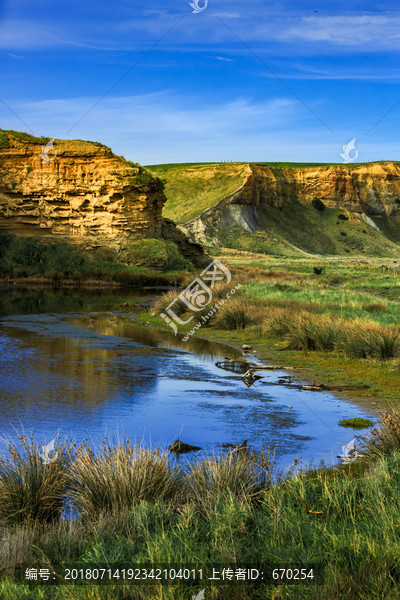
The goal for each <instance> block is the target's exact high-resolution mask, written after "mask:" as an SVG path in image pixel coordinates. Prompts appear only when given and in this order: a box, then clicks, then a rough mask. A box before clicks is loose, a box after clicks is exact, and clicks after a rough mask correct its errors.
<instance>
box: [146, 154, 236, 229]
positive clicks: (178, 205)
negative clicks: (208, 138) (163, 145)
mask: <svg viewBox="0 0 400 600" xmlns="http://www.w3.org/2000/svg"><path fill="white" fill-rule="evenodd" d="M147 168H148V169H149V171H150V172H151V173H154V174H155V175H156V176H157V177H160V178H161V179H163V180H165V182H166V183H165V190H164V191H165V195H166V197H167V202H166V203H165V206H164V209H163V215H164V216H165V217H167V218H168V219H172V220H173V221H175V222H176V223H185V222H187V221H190V220H192V219H194V218H195V217H198V216H199V215H200V214H201V213H202V212H203V211H204V210H206V209H207V208H210V207H211V206H214V205H215V204H217V203H218V202H219V201H220V200H222V198H224V197H225V196H227V195H228V194H230V193H232V192H233V191H234V190H236V189H237V188H238V187H240V186H241V185H242V184H243V182H244V178H245V175H244V174H245V171H246V169H247V165H246V164H245V163H243V164H241V163H223V164H217V163H196V164H190V163H189V164H183V165H152V166H149V167H147Z"/></svg>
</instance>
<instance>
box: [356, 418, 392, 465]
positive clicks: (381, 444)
mask: <svg viewBox="0 0 400 600" xmlns="http://www.w3.org/2000/svg"><path fill="white" fill-rule="evenodd" d="M380 421H381V423H380V426H379V427H375V428H374V429H373V430H372V431H370V432H369V434H368V435H367V436H366V438H364V439H363V440H362V442H361V447H362V453H363V455H364V456H365V457H366V458H370V459H373V458H381V457H382V456H390V455H391V454H393V452H396V451H397V452H398V451H400V410H395V409H393V410H392V411H390V412H387V413H385V414H383V415H381V417H380Z"/></svg>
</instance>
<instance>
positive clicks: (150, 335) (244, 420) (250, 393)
mask: <svg viewBox="0 0 400 600" xmlns="http://www.w3.org/2000/svg"><path fill="white" fill-rule="evenodd" d="M16 293H17V295H18V294H20V291H19V290H17V291H16ZM134 293H135V296H137V293H136V291H135V292H134ZM13 294H14V290H12V293H11V296H10V297H13ZM28 296H29V293H28V292H26V293H25V295H23V297H22V298H21V296H18V297H19V300H18V302H19V304H17V305H15V308H14V310H15V312H14V314H12V315H11V314H8V315H4V316H2V317H1V318H0V383H1V385H0V435H2V436H10V435H15V432H16V431H18V432H20V431H21V429H22V428H23V429H24V430H25V431H26V432H29V431H30V430H33V431H34V433H35V436H36V438H37V439H38V440H39V441H43V443H47V442H48V441H50V440H51V439H52V438H54V437H55V436H56V434H57V432H59V433H60V434H61V435H62V436H68V437H69V438H70V439H72V440H75V441H81V440H83V439H85V438H88V439H89V440H91V441H92V442H93V443H94V444H97V443H100V442H101V440H102V439H103V438H104V437H105V436H107V437H108V439H109V440H116V438H117V437H118V438H119V439H127V438H130V439H132V440H133V441H142V442H143V443H144V444H146V445H150V444H153V445H159V446H161V447H163V448H167V447H168V446H169V445H170V444H171V443H172V442H173V441H174V440H176V439H177V438H179V439H181V440H182V441H184V442H187V443H190V444H193V445H195V446H199V447H200V448H201V451H200V453H199V454H200V455H204V454H210V453H214V452H223V451H224V450H222V448H221V445H222V444H240V443H241V442H242V441H243V440H244V439H245V438H248V439H249V446H250V447H251V448H254V449H256V450H257V449H261V448H262V447H263V446H271V447H272V448H274V449H276V454H277V458H278V463H279V464H281V465H285V466H287V465H290V464H291V462H292V460H293V459H294V458H295V457H296V456H300V457H301V458H302V461H303V464H308V462H309V460H311V459H313V460H314V462H318V461H320V460H321V459H323V460H325V461H326V462H327V464H332V463H335V462H337V459H336V456H337V454H339V453H340V450H341V446H342V444H344V443H347V442H348V441H349V440H350V439H351V436H352V432H351V431H348V430H343V428H341V427H339V425H338V421H339V420H340V419H342V418H352V417H358V416H366V415H365V412H364V411H362V410H361V409H360V408H359V407H358V406H355V405H353V404H351V403H349V402H345V401H343V400H340V399H338V398H336V397H335V396H333V395H332V394H329V393H324V392H320V393H318V392H305V391H301V390H296V389H288V388H285V387H283V386H282V385H278V381H279V380H280V379H281V378H282V377H283V376H284V375H285V374H284V373H282V372H279V371H278V372H263V379H261V380H260V381H257V382H256V383H255V384H254V385H253V386H252V387H250V388H247V387H246V386H245V384H244V382H243V381H242V379H241V376H240V373H235V372H228V371H224V370H221V369H219V368H217V367H216V365H215V362H217V361H219V360H221V359H224V358H238V357H241V353H240V352H238V351H237V350H235V349H233V348H231V347H229V346H226V345H223V344H219V343H214V342H209V341H207V340H204V339H201V338H192V339H190V340H189V341H188V342H183V341H182V340H181V339H180V336H179V335H178V336H174V335H173V333H172V332H171V333H170V332H164V331H160V330H158V329H155V328H150V327H145V326H141V325H138V324H137V323H135V321H134V315H133V314H132V313H127V312H125V313H122V312H121V310H118V308H119V309H121V307H122V306H123V305H124V303H126V302H135V301H136V300H134V299H133V295H132V293H129V292H128V293H127V294H126V297H124V295H123V294H121V292H120V290H118V293H110V292H107V293H105V292H104V291H96V292H91V293H89V294H87V293H86V292H85V293H82V292H80V293H79V292H78V291H74V292H73V293H69V294H66V295H63V294H62V293H56V294H54V295H50V294H49V297H48V298H46V294H45V293H44V296H43V295H39V293H38V292H35V294H34V296H33V298H32V299H30V300H29V299H28ZM14 298H15V296H14ZM137 301H138V302H140V301H142V302H144V303H146V302H149V298H146V297H143V298H142V299H140V298H139V299H137ZM29 302H30V303H31V304H30V306H31V309H32V313H34V312H36V311H37V310H40V309H41V307H42V306H43V307H46V309H47V312H45V313H41V314H27V313H26V312H25V314H19V315H18V314H17V313H18V312H20V309H21V308H22V307H23V306H25V307H26V306H28V303H29ZM39 302H40V303H42V304H38V303H39ZM52 303H53V304H52ZM76 303H80V305H81V306H80V307H79V310H78V311H75V312H72V313H70V314H66V312H64V311H66V309H65V306H66V304H68V305H69V307H70V308H71V310H72V307H75V306H76ZM99 303H102V306H106V307H107V310H108V311H109V312H107V313H104V312H94V311H96V310H98V307H99ZM4 304H5V305H6V307H7V308H6V309H4V308H3V311H4V310H5V311H6V312H8V313H9V312H10V310H12V308H10V307H11V305H10V299H8V300H7V301H6V302H5V303H4V298H3V306H4ZM110 304H111V306H114V308H115V307H117V310H114V312H110ZM50 305H51V306H52V310H51V312H52V314H50V309H49V306H50ZM57 307H58V308H57ZM102 310H105V309H102ZM58 311H61V312H64V314H55V313H56V312H58ZM28 312H29V311H28ZM205 333H206V332H205ZM264 382H267V383H268V385H265V384H264ZM192 456H193V455H192ZM192 456H191V455H186V458H188V459H189V460H190V459H191V458H192Z"/></svg>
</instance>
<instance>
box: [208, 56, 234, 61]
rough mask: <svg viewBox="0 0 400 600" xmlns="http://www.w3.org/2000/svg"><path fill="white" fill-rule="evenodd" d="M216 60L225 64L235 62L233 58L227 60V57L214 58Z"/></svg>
mask: <svg viewBox="0 0 400 600" xmlns="http://www.w3.org/2000/svg"><path fill="white" fill-rule="evenodd" d="M211 58H215V60H223V61H224V62H235V61H234V60H233V58H226V57H225V56H212V57H211Z"/></svg>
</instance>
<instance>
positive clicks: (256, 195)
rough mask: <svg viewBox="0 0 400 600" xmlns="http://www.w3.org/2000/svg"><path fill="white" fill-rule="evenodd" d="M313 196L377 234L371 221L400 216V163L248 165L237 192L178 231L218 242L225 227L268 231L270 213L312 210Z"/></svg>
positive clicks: (206, 241)
mask: <svg viewBox="0 0 400 600" xmlns="http://www.w3.org/2000/svg"><path fill="white" fill-rule="evenodd" d="M316 198H319V199H320V200H322V201H323V203H324V204H325V206H326V207H328V208H332V209H339V210H340V211H344V212H345V213H346V215H347V216H348V218H349V220H350V221H353V222H355V221H357V222H361V221H362V222H363V223H364V224H367V225H369V226H371V227H372V228H374V229H375V230H376V231H379V227H378V226H377V225H376V223H375V221H374V220H373V219H374V218H375V217H385V218H386V219H388V220H391V221H392V222H395V221H397V220H398V217H400V164H399V163H395V162H384V163H371V164H360V165H332V166H321V167H306V168H294V167H274V166H268V165H262V164H248V165H247V169H246V171H245V173H244V177H243V181H242V185H241V186H240V187H239V188H237V189H236V190H234V191H233V192H232V193H231V194H228V195H227V196H226V197H224V198H221V199H220V200H219V202H217V203H216V204H215V205H214V206H211V207H209V208H207V209H206V210H204V211H203V212H202V213H201V214H200V215H199V216H197V217H196V218H195V219H192V220H191V221H189V222H187V223H184V224H183V225H181V226H180V228H181V229H182V231H184V232H185V233H186V234H187V235H189V236H190V237H191V239H193V240H196V241H197V242H200V243H202V244H218V243H220V241H221V235H220V232H221V231H222V230H224V229H227V228H229V227H232V226H237V227H239V228H241V229H243V230H244V231H246V232H248V233H255V232H257V231H265V230H268V227H269V226H270V224H271V223H270V222H269V221H268V218H267V214H269V215H271V210H272V211H273V210H274V209H279V210H282V209H287V210H289V209H290V206H293V205H294V204H296V205H297V206H299V205H303V206H304V207H306V206H310V205H311V203H312V201H313V200H315V199H316ZM268 211H269V213H268ZM278 215H279V213H278ZM299 226H300V224H299ZM315 235H317V231H315Z"/></svg>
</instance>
